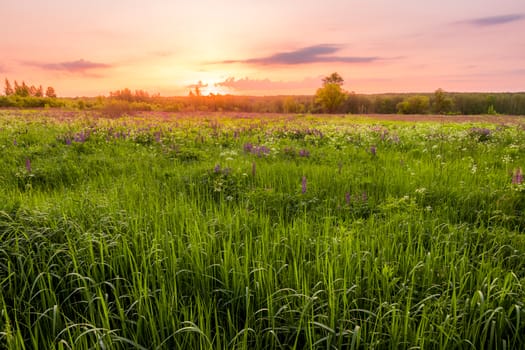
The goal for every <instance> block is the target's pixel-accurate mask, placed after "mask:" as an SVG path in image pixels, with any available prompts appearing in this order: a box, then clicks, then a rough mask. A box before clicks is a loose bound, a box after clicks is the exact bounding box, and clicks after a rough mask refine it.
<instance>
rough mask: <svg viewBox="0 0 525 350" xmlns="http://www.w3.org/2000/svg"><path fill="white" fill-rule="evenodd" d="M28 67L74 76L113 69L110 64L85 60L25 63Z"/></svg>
mask: <svg viewBox="0 0 525 350" xmlns="http://www.w3.org/2000/svg"><path fill="white" fill-rule="evenodd" d="M25 63H26V64H27V65H30V66H33V67H38V68H41V69H44V70H53V71H63V72H69V73H74V74H78V73H80V74H85V73H86V72H87V71H90V70H95V69H107V68H111V67H112V66H111V65H110V64H106V63H97V62H90V61H86V60H84V59H80V60H77V61H71V62H60V63H38V62H25Z"/></svg>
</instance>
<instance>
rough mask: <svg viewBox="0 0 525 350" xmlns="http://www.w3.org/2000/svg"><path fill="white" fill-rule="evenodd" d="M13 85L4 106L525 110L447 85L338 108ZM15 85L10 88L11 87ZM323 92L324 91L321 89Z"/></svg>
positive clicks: (301, 99)
mask: <svg viewBox="0 0 525 350" xmlns="http://www.w3.org/2000/svg"><path fill="white" fill-rule="evenodd" d="M16 87H18V89H15V88H10V84H8V81H7V79H6V88H4V92H5V94H4V95H2V96H0V107H3V108H6V107H7V108H9V107H10V108H39V107H61V108H72V109H91V110H100V111H101V112H104V113H107V114H109V115H114V116H118V115H120V114H125V113H132V112H135V111H166V112H246V113H296V114H301V113H313V114H315V113H327V112H330V113H340V114H348V113H351V114H398V113H399V114H450V115H453V114H465V115H477V114H507V115H525V92H519V93H459V92H446V91H444V90H442V89H438V90H436V91H435V92H434V93H390V94H356V93H347V92H345V93H344V96H343V99H342V101H341V103H338V105H337V106H336V108H332V109H331V110H329V111H328V110H326V108H325V107H324V105H323V103H320V101H319V100H318V98H317V96H315V95H311V96H236V95H213V94H212V95H207V96H203V95H201V94H200V91H198V90H195V91H191V92H190V93H189V95H188V96H178V97H164V96H160V95H158V94H156V95H150V94H149V93H147V92H145V91H143V90H136V91H131V90H130V89H127V88H126V89H122V90H117V91H113V92H110V93H109V96H98V97H77V98H58V97H56V93H55V91H54V89H53V88H48V91H46V92H47V93H46V94H44V93H42V92H43V91H42V88H41V87H39V88H36V89H35V88H32V86H28V85H26V84H25V83H23V84H21V85H18V84H16ZM8 88H10V89H8ZM318 92H319V91H318Z"/></svg>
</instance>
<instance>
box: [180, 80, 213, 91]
mask: <svg viewBox="0 0 525 350" xmlns="http://www.w3.org/2000/svg"><path fill="white" fill-rule="evenodd" d="M185 87H186V88H188V89H196V88H199V89H202V88H205V87H208V84H203V83H202V81H201V80H199V81H198V82H197V83H196V84H190V85H186V86H185Z"/></svg>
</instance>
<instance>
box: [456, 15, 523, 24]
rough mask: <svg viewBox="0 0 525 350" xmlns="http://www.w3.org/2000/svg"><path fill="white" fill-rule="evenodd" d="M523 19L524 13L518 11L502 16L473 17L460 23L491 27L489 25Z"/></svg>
mask: <svg viewBox="0 0 525 350" xmlns="http://www.w3.org/2000/svg"><path fill="white" fill-rule="evenodd" d="M523 19H525V15H524V14H521V13H516V14H510V15H502V16H490V17H481V18H473V19H470V20H466V21H461V22H458V23H464V24H469V25H472V26H476V27H489V26H496V25H500V24H506V23H511V22H516V21H521V20H523Z"/></svg>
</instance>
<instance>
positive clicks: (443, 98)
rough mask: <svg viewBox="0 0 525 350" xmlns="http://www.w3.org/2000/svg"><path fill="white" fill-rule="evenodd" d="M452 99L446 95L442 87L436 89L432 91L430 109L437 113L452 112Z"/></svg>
mask: <svg viewBox="0 0 525 350" xmlns="http://www.w3.org/2000/svg"><path fill="white" fill-rule="evenodd" d="M453 108H454V100H452V98H450V97H448V96H447V95H446V92H445V91H444V90H443V89H441V88H440V89H437V90H436V91H435V92H434V101H433V102H432V111H433V112H434V113H437V114H444V113H449V112H452V109H453Z"/></svg>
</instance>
